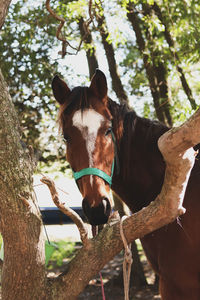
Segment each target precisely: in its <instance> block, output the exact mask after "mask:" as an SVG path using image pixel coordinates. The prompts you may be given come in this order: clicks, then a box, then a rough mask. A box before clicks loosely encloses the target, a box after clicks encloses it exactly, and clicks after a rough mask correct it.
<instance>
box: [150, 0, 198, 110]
mask: <svg viewBox="0 0 200 300" xmlns="http://www.w3.org/2000/svg"><path fill="white" fill-rule="evenodd" d="M151 9H152V10H153V11H154V12H155V14H156V15H157V17H158V18H159V20H160V22H161V23H162V24H163V25H164V28H165V30H164V35H165V39H166V41H167V43H168V45H169V49H170V51H171V54H172V58H173V60H175V61H174V63H175V66H176V69H177V71H178V72H179V75H180V80H181V83H182V87H183V90H184V92H185V94H186V95H187V97H188V100H189V101H190V104H191V107H192V108H193V109H196V108H197V104H196V102H195V99H194V97H193V95H192V90H191V89H190V87H189V84H188V82H187V79H186V78H185V74H184V72H183V69H182V68H181V66H180V59H179V55H178V53H177V52H176V49H175V43H174V40H173V38H172V36H171V34H170V31H169V29H168V24H167V20H166V18H165V17H164V15H163V13H162V11H161V9H160V7H159V5H158V4H157V3H156V2H155V1H154V4H153V5H152V6H151Z"/></svg>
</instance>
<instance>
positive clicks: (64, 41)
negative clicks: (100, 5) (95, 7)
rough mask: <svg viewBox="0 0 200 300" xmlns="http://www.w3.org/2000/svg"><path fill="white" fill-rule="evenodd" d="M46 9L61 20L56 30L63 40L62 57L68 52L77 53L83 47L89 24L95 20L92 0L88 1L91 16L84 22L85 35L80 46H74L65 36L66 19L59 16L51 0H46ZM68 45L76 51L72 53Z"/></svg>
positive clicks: (58, 36)
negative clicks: (63, 29) (68, 49)
mask: <svg viewBox="0 0 200 300" xmlns="http://www.w3.org/2000/svg"><path fill="white" fill-rule="evenodd" d="M46 9H47V10H48V12H49V13H50V15H52V16H53V17H54V18H55V19H56V20H58V21H59V22H60V24H59V26H58V28H57V31H56V37H57V39H58V40H60V41H61V42H62V51H61V54H62V58H64V57H65V55H66V54H70V55H72V54H75V55H76V54H77V53H78V52H79V51H80V49H81V45H82V42H83V41H84V39H85V38H86V36H87V35H88V34H89V25H90V23H91V22H92V20H93V15H92V0H89V3H88V13H89V18H88V19H87V20H86V21H85V22H84V24H83V28H84V31H85V35H84V36H83V37H82V39H81V40H80V42H79V45H78V47H74V46H72V44H71V43H70V42H69V41H68V40H67V39H66V38H65V37H64V36H63V34H62V32H61V30H62V28H63V26H64V24H65V19H63V18H62V17H60V16H58V15H57V14H56V13H55V12H54V11H53V10H52V9H51V7H50V0H46ZM67 46H69V47H70V48H71V49H73V50H75V53H70V52H67Z"/></svg>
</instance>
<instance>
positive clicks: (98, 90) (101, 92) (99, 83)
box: [89, 69, 108, 100]
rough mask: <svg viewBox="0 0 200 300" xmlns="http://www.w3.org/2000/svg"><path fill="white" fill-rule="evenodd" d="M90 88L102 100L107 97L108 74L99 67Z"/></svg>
mask: <svg viewBox="0 0 200 300" xmlns="http://www.w3.org/2000/svg"><path fill="white" fill-rule="evenodd" d="M89 88H90V90H92V91H93V93H94V94H95V95H96V96H97V97H99V98H100V99H101V100H102V99H104V100H106V99H107V92H108V87H107V80H106V76H105V75H104V73H103V72H102V71H100V70H99V69H97V70H96V73H95V74H94V75H93V77H92V80H91V84H90V87H89Z"/></svg>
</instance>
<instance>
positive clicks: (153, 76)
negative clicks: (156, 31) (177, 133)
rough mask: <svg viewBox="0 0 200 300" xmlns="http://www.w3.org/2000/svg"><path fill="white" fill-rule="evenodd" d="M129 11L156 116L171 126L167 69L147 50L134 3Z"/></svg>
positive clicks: (130, 4) (128, 7)
mask: <svg viewBox="0 0 200 300" xmlns="http://www.w3.org/2000/svg"><path fill="white" fill-rule="evenodd" d="M127 11H128V12H127V17H128V20H129V22H130V23H131V25H132V27H133V30H134V32H135V35H136V41H137V44H138V48H139V50H140V53H141V55H142V58H143V63H144V68H145V70H146V74H147V78H148V80H149V86H150V90H151V94H152V98H153V102H154V107H155V111H156V116H157V118H158V120H159V121H161V122H163V123H165V124H166V125H168V126H171V125H172V118H171V115H170V111H169V98H168V86H167V80H166V76H167V74H166V69H165V67H164V65H163V64H162V63H161V62H159V64H157V63H155V61H154V59H155V53H151V56H150V55H149V54H148V53H147V51H145V49H146V44H145V40H144V37H143V33H142V29H141V27H142V26H141V21H140V19H139V17H138V15H137V13H136V12H135V10H134V6H133V4H132V3H129V4H128V5H127ZM147 32H148V30H147Z"/></svg>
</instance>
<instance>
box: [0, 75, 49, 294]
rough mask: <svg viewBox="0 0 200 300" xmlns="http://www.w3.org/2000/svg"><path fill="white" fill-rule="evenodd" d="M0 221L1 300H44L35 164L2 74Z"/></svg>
mask: <svg viewBox="0 0 200 300" xmlns="http://www.w3.org/2000/svg"><path fill="white" fill-rule="evenodd" d="M0 141H1V143H0V202H1V210H0V220H1V224H0V227H1V232H2V236H3V241H4V262H3V270H2V299H3V300H4V299H6V300H13V299H27V300H28V299H39V297H40V299H42V298H41V297H42V295H43V296H44V285H45V268H44V265H45V254H44V239H43V234H42V227H41V225H42V222H41V217H40V213H39V209H38V205H37V203H36V201H35V199H34V198H33V189H32V173H33V169H32V162H31V159H30V157H29V151H28V149H24V148H23V147H22V145H21V143H20V135H19V125H18V122H17V117H16V113H15V110H14V106H13V103H12V101H11V99H10V96H9V94H8V89H7V86H6V83H5V81H4V79H3V76H2V74H1V73H0Z"/></svg>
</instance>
